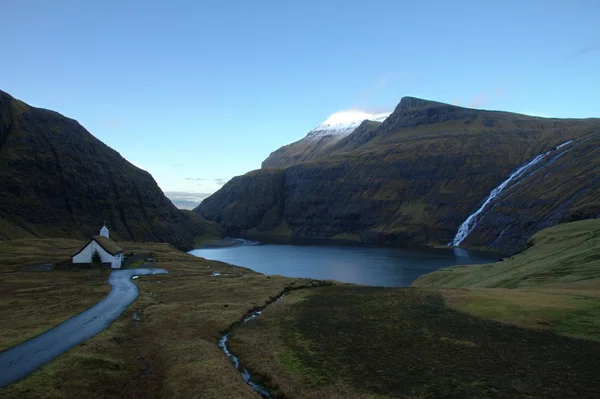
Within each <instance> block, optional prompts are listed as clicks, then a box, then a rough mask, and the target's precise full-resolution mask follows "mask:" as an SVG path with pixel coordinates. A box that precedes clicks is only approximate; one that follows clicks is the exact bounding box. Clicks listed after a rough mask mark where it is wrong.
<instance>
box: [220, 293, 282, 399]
mask: <svg viewBox="0 0 600 399" xmlns="http://www.w3.org/2000/svg"><path fill="white" fill-rule="evenodd" d="M284 295H285V294H281V295H279V297H277V299H276V300H275V301H273V302H271V303H270V304H272V303H275V302H277V301H279V300H281V298H283V296H284ZM270 304H267V305H266V306H265V307H264V308H266V307H267V306H269V305H270ZM264 308H263V310H264ZM261 313H262V310H256V311H254V312H252V313H251V314H249V315H248V316H246V317H244V318H243V319H242V322H241V324H244V323H247V322H249V321H250V320H254V319H255V318H257V317H258V316H260V315H261ZM232 332H233V331H232V330H229V331H228V332H226V333H225V334H223V336H222V337H221V339H220V340H219V347H220V348H221V349H222V350H223V353H225V355H227V357H228V358H229V359H230V360H231V362H232V363H233V365H234V366H235V369H236V370H238V371H239V372H240V373H241V375H242V378H243V379H244V382H245V383H246V384H248V386H249V387H250V388H252V390H254V391H255V392H256V393H258V394H259V395H260V396H261V397H263V398H268V399H271V395H270V393H269V390H268V389H267V388H266V387H264V386H262V385H260V384H259V383H257V382H256V380H254V379H253V378H252V375H251V374H250V372H249V371H248V369H246V368H244V367H240V359H239V358H238V357H237V356H236V355H234V354H233V353H231V351H230V350H229V348H228V347H227V340H228V339H229V336H230V335H231V333H232Z"/></svg>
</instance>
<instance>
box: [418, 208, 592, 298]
mask: <svg viewBox="0 0 600 399" xmlns="http://www.w3.org/2000/svg"><path fill="white" fill-rule="evenodd" d="M528 245H529V248H528V249H527V250H526V251H525V252H523V253H520V254H517V255H514V256H512V257H511V258H508V259H505V260H504V261H502V262H498V263H494V264H487V265H473V266H454V267H449V268H444V269H439V270H437V271H435V272H433V273H429V274H426V275H424V276H421V277H419V278H418V279H417V280H416V281H415V282H414V283H413V284H412V285H413V287H427V288H457V287H471V288H476V287H478V288H484V287H485V288H525V287H538V286H544V285H549V284H563V283H573V282H579V281H586V280H593V279H600V220H582V221H577V222H572V223H565V224H561V225H558V226H555V227H551V228H548V229H544V230H542V231H540V232H539V233H537V234H536V235H534V236H533V237H532V238H531V239H530V241H529V244H528Z"/></svg>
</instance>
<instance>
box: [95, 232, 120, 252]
mask: <svg viewBox="0 0 600 399" xmlns="http://www.w3.org/2000/svg"><path fill="white" fill-rule="evenodd" d="M94 240H96V242H97V243H98V244H100V246H101V247H102V248H104V250H105V251H106V252H108V253H109V254H111V255H116V254H119V253H121V252H123V248H121V247H120V246H118V245H117V244H116V243H115V242H114V241H113V240H111V239H108V238H106V237H103V236H96V237H94Z"/></svg>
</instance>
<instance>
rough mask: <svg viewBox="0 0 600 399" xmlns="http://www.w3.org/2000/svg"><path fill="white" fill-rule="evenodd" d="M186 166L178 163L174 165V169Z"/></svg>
mask: <svg viewBox="0 0 600 399" xmlns="http://www.w3.org/2000/svg"><path fill="white" fill-rule="evenodd" d="M184 166H185V164H184V163H176V164H174V165H173V167H174V168H183V167H184Z"/></svg>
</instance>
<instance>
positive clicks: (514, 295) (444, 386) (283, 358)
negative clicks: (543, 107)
mask: <svg viewBox="0 0 600 399" xmlns="http://www.w3.org/2000/svg"><path fill="white" fill-rule="evenodd" d="M599 237H600V221H598V220H588V221H581V222H575V223H570V224H565V225H559V226H556V227H553V228H551V229H547V230H544V231H541V232H540V233H538V234H537V235H536V236H535V237H533V239H532V242H531V246H530V248H529V249H528V250H527V251H526V252H524V253H522V254H519V255H515V256H513V257H511V258H510V259H506V260H504V261H503V262H499V263H496V264H490V265H475V266H457V267H452V268H447V269H442V270H440V271H437V272H434V273H431V274H428V275H425V276H422V277H421V278H419V279H418V280H417V281H416V282H415V284H414V285H415V286H416V288H410V289H402V288H398V289H393V288H368V287H348V286H336V287H331V288H319V289H316V290H310V291H304V292H300V293H293V294H291V295H287V296H286V297H285V298H284V299H283V300H282V301H280V302H278V303H277V304H275V305H273V306H271V307H269V308H268V309H267V310H266V311H265V312H263V315H262V316H263V317H261V318H257V319H256V320H254V321H252V322H250V323H247V324H244V325H242V326H240V327H238V328H236V329H235V330H234V334H232V336H231V338H230V346H231V348H232V350H233V351H234V352H236V353H238V354H239V355H240V360H241V362H242V363H243V364H244V365H245V366H247V367H248V368H249V369H251V370H252V371H253V372H254V373H255V374H257V375H260V376H262V377H263V379H264V383H265V384H266V385H267V386H269V387H270V388H271V389H272V390H273V391H274V392H276V394H277V395H280V396H281V397H298V398H309V397H334V398H353V397H356V398H364V397H369V398H370V397H376V398H378V397H394V398H395V397H409V398H430V397H434V398H439V397H444V398H448V397H455V398H463V397H505V398H513V397H539V398H564V397H573V398H579V397H599V396H600V369H599V368H598V367H599V366H600V363H599V362H600V263H599V262H600V241H599ZM447 287H448V288H447ZM489 287H494V288H489Z"/></svg>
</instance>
